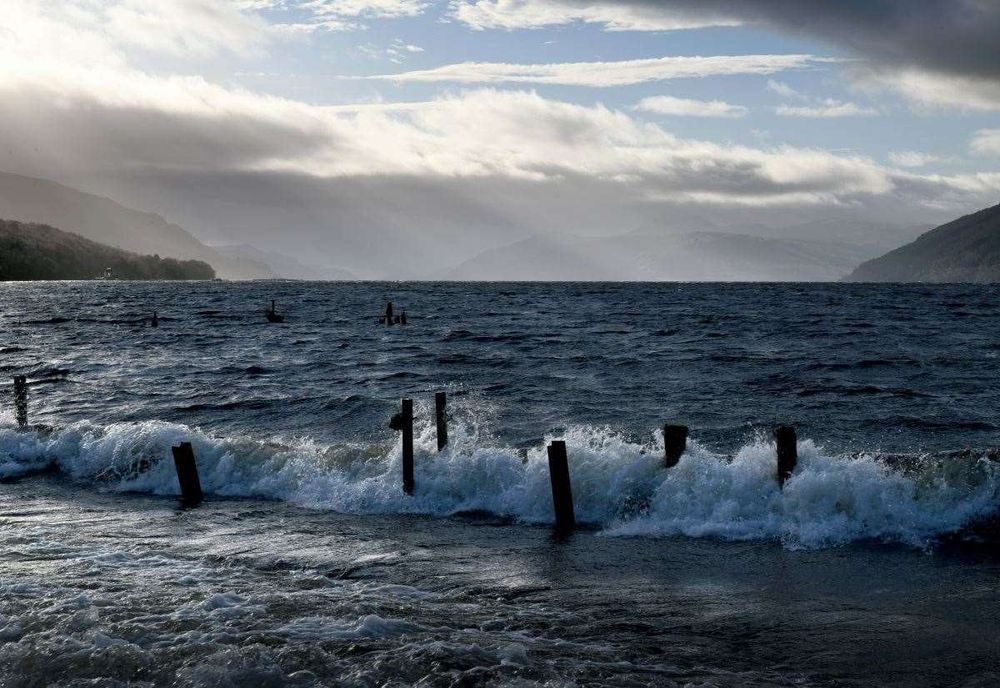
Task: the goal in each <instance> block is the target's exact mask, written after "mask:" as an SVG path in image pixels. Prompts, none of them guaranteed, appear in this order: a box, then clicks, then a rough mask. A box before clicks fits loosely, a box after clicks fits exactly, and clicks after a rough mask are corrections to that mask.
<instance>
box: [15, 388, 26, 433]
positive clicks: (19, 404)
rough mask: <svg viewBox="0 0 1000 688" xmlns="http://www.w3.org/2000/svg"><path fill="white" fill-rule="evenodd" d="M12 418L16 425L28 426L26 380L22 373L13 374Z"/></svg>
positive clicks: (20, 426)
mask: <svg viewBox="0 0 1000 688" xmlns="http://www.w3.org/2000/svg"><path fill="white" fill-rule="evenodd" d="M14 418H15V419H16V420H17V427H19V428H26V427H28V380H27V378H25V377H24V375H15V376H14Z"/></svg>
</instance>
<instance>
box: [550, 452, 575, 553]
mask: <svg viewBox="0 0 1000 688" xmlns="http://www.w3.org/2000/svg"><path fill="white" fill-rule="evenodd" d="M548 451H549V478H550V479H551V480H552V506H553V508H554V509H555V515H556V530H557V531H559V532H561V533H568V532H569V531H571V530H573V529H574V528H575V527H576V515H575V514H574V513H573V490H572V488H571V486H570V482H569V459H568V457H567V456H566V443H565V442H563V441H562V440H556V441H554V442H552V444H550V445H549V449H548Z"/></svg>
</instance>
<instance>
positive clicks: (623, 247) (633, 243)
mask: <svg viewBox="0 0 1000 688" xmlns="http://www.w3.org/2000/svg"><path fill="white" fill-rule="evenodd" d="M873 253H874V252H873V251H872V250H871V248H869V247H865V246H856V245H852V244H843V243H838V242H827V241H803V240H792V239H773V238H762V237H757V236H749V235H744V234H729V233H725V232H686V233H682V234H667V235H655V234H653V233H651V232H649V231H648V230H641V231H637V232H631V233H629V234H624V235H621V236H614V237H602V238H596V239H588V238H581V237H573V236H561V237H542V236H534V237H531V238H529V239H525V240H522V241H518V242H515V243H513V244H509V245H507V246H503V247H501V248H497V249H492V250H489V251H484V252H483V253H480V254H479V255H477V256H475V257H474V258H472V259H470V260H467V261H465V262H463V263H461V264H459V265H457V266H455V267H453V268H451V269H449V270H446V271H443V272H441V273H439V274H438V275H436V276H437V277H439V278H441V279H453V280H509V281H515V280H609V281H618V280H621V281H646V280H648V281H679V282H685V281H721V282H752V281H787V282H797V281H803V282H812V281H833V280H837V279H840V278H841V277H843V276H844V275H845V274H846V273H848V272H849V271H850V270H851V268H853V267H854V266H855V265H857V264H858V263H859V262H860V261H862V260H865V259H867V258H870V257H871V256H872V255H873Z"/></svg>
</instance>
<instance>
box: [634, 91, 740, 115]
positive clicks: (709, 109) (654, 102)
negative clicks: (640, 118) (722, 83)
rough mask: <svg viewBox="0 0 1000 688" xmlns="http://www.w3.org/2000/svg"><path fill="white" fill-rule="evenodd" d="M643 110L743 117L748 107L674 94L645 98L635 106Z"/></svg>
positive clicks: (674, 113) (670, 113) (664, 113)
mask: <svg viewBox="0 0 1000 688" xmlns="http://www.w3.org/2000/svg"><path fill="white" fill-rule="evenodd" d="M635 109H636V110H639V111H641V112H652V113H655V114H658V115H672V116H675V117H743V116H744V115H746V114H747V109H746V108H745V107H743V106H742V105H731V104H730V103H726V102H724V101H721V100H690V99H688V98H674V97H673V96H653V97H651V98H643V99H642V100H641V101H639V103H638V104H636V106H635Z"/></svg>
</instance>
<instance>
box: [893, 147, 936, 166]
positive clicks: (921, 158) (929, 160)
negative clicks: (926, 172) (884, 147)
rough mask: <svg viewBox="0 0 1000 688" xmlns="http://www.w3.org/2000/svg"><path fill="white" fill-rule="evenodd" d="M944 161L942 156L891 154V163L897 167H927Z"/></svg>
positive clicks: (916, 153)
mask: <svg viewBox="0 0 1000 688" xmlns="http://www.w3.org/2000/svg"><path fill="white" fill-rule="evenodd" d="M942 160H943V158H941V157H940V156H937V155H930V154H929V153H921V152H919V151H892V152H890V153H889V162H890V163H892V164H893V165H896V166H897V167H925V166H927V165H930V164H933V163H935V162H941V161H942Z"/></svg>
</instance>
